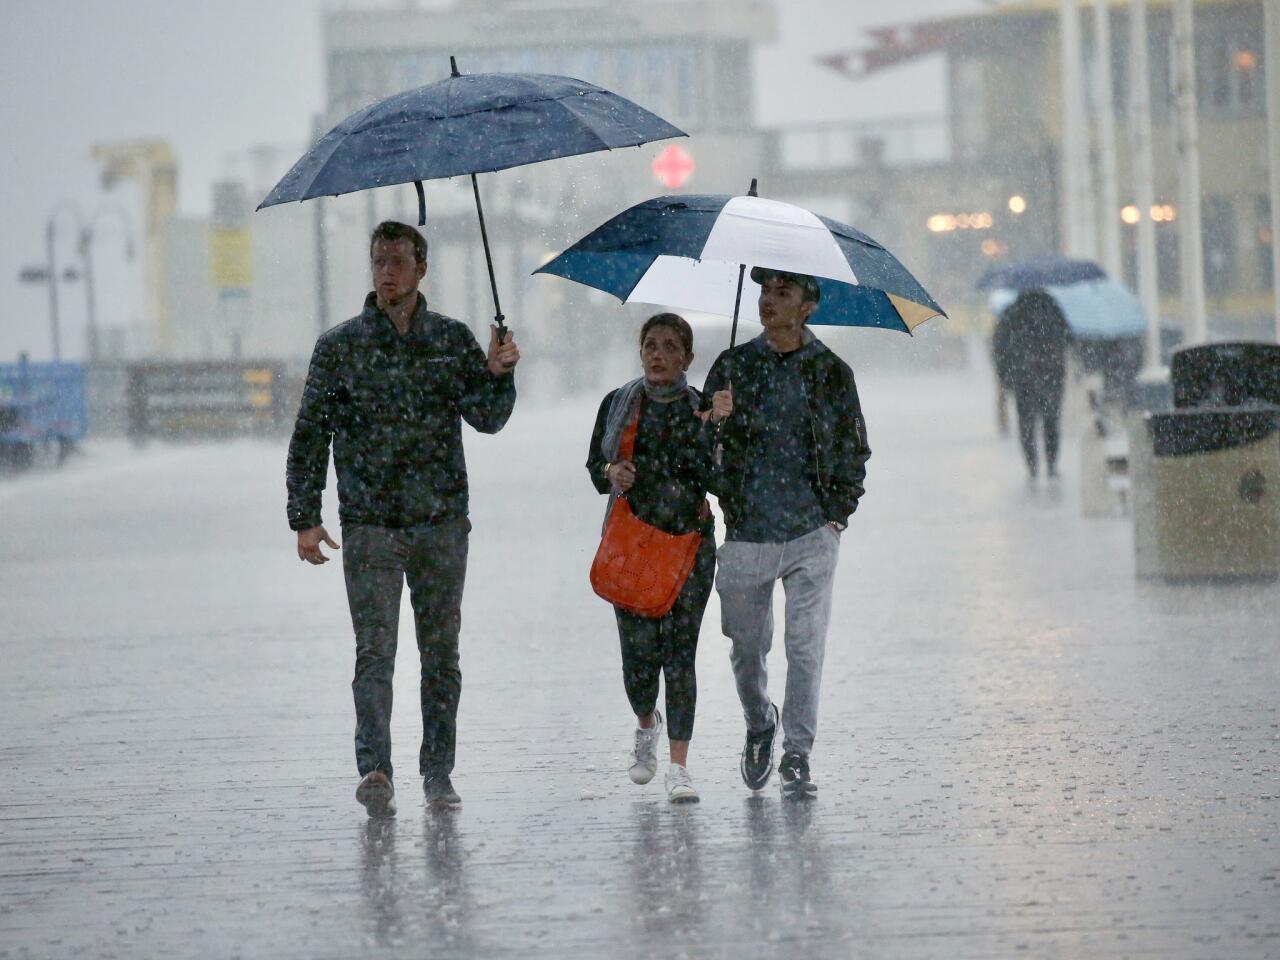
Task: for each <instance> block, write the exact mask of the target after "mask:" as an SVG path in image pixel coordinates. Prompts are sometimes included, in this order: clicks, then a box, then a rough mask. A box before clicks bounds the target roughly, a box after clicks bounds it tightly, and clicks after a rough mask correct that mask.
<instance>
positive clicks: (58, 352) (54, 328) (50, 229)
mask: <svg viewBox="0 0 1280 960" xmlns="http://www.w3.org/2000/svg"><path fill="white" fill-rule="evenodd" d="M54 220H55V218H54V217H50V218H49V222H48V223H46V224H45V227H44V252H45V262H46V263H47V264H48V267H47V270H48V278H47V282H48V284H49V339H50V341H51V344H52V347H53V359H54V360H55V361H57V360H61V359H62V333H61V331H60V330H59V325H58V264H57V260H56V259H55V256H54V246H53V234H54Z"/></svg>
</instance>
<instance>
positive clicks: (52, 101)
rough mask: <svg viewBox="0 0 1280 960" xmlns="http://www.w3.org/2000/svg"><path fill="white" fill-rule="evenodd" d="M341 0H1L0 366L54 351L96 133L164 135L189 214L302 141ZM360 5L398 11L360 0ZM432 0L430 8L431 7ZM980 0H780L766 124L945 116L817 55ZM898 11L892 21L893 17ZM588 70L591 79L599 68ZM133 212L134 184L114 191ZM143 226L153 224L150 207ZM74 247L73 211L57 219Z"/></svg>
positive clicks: (71, 338) (106, 229)
mask: <svg viewBox="0 0 1280 960" xmlns="http://www.w3.org/2000/svg"><path fill="white" fill-rule="evenodd" d="M341 5H342V4H335V3H334V2H332V0H328V2H326V0H270V2H267V3H262V2H260V0H219V2H217V3H209V2H207V0H3V2H0V82H3V90H4V95H3V96H2V97H0V131H3V136H4V140H5V143H6V149H4V150H3V151H0V185H2V186H0V189H3V191H4V193H3V195H4V205H3V210H4V223H3V226H2V227H0V297H2V299H0V303H2V304H3V305H2V306H0V361H3V360H8V359H10V358H11V357H12V356H13V354H14V353H15V352H16V351H17V350H18V349H21V348H26V349H29V350H30V351H31V353H32V355H33V356H36V357H40V356H45V355H47V353H48V349H49V348H48V334H47V329H48V319H47V318H48V308H47V293H46V292H45V290H44V288H43V287H31V286H21V285H19V283H18V281H17V274H18V271H19V270H20V269H21V268H22V267H23V266H26V265H29V264H36V263H40V262H42V261H43V259H44V233H45V223H46V221H47V220H48V218H49V214H50V211H51V209H53V208H54V207H55V205H57V204H59V203H60V202H61V201H63V200H71V201H73V202H75V203H76V204H78V205H79V207H80V209H81V210H82V211H84V212H85V213H90V212H92V211H93V210H94V209H96V208H97V207H99V206H101V204H102V203H103V200H104V195H103V194H102V192H101V190H100V189H99V187H98V182H97V170H96V167H95V165H94V163H93V161H92V159H91V157H90V152H89V151H90V148H91V146H92V144H94V143H97V142H102V141H111V140H122V139H130V138H141V137H162V138H165V139H167V140H168V141H169V142H170V143H171V144H172V146H173V148H174V150H175V152H176V154H177V156H178V163H179V173H178V177H179V189H180V207H181V211H182V212H184V213H191V214H203V213H206V212H207V210H208V206H209V187H210V183H211V181H212V180H214V179H216V178H218V177H221V176H225V175H227V174H234V173H237V172H243V168H238V167H237V164H242V163H243V156H244V152H245V151H246V150H247V149H248V148H249V147H251V146H253V145H255V144H262V143H273V144H274V143H284V144H297V145H298V146H299V147H302V146H303V145H304V142H305V141H306V140H307V136H308V133H309V128H310V122H311V121H310V118H311V116H312V115H313V114H314V113H315V112H316V111H317V110H318V109H319V107H320V105H321V102H322V99H323V84H324V74H323V67H322V57H321V47H320V13H321V11H322V10H324V9H326V8H331V7H334V6H341ZM347 5H359V6H378V5H389V3H384V4H377V3H368V2H361V3H359V4H347ZM422 5H434V4H427V3H424V4H422ZM981 5H982V4H981V3H980V2H979V0H898V2H896V3H894V4H892V5H882V4H871V3H858V2H852V0H779V6H780V7H781V8H783V10H784V11H785V15H784V16H782V17H780V23H781V36H780V37H779V40H778V42H777V43H776V44H774V45H772V46H770V47H768V48H765V49H762V50H761V51H760V52H759V54H758V57H757V61H756V68H757V90H756V100H757V104H758V111H757V112H758V117H759V120H760V121H761V122H762V123H763V124H765V125H770V124H777V123H780V122H784V121H790V122H797V121H799V122H805V121H821V120H840V119H856V118H861V117H870V116H878V115H886V114H902V113H915V114H921V113H923V114H936V113H939V112H941V111H942V110H943V109H944V106H945V100H944V91H943V89H942V86H943V84H942V79H941V70H940V68H939V66H938V64H936V63H924V64H921V65H919V66H915V67H908V68H901V69H898V70H894V71H890V72H888V73H887V74H886V75H885V76H884V77H882V78H880V79H879V80H877V81H874V82H864V83H859V84H852V83H850V82H848V81H846V80H843V79H841V78H840V77H838V76H836V75H834V74H832V73H831V72H830V71H828V70H826V69H824V68H821V67H819V66H817V65H816V64H815V63H814V62H813V60H814V57H815V56H816V55H817V54H821V53H829V52H833V51H838V50H841V49H847V48H850V47H855V46H859V45H860V44H861V43H863V42H864V39H865V38H864V36H863V33H862V31H863V30H864V28H866V27H868V26H883V25H886V23H907V22H912V21H914V20H916V19H919V18H923V17H929V16H934V15H941V14H947V13H955V12H960V11H964V10H970V9H974V8H975V7H980V6H981ZM886 18H887V19H886ZM588 79H589V78H588ZM112 199H113V200H118V201H119V202H122V203H123V204H124V205H125V206H126V207H129V208H130V212H131V213H134V208H136V207H137V203H138V200H137V196H136V192H133V191H131V190H130V189H128V188H125V189H123V190H121V191H119V192H118V193H117V194H116V195H115V196H113V198H112ZM134 218H135V229H137V228H139V227H140V222H139V221H138V218H137V215H136V213H135V214H134ZM58 223H59V228H58V229H59V231H60V233H61V236H62V237H63V241H62V242H60V243H59V244H58V247H59V250H60V251H61V256H62V258H63V259H64V261H65V260H66V259H69V258H70V256H71V254H72V251H73V246H72V243H73V241H72V235H73V227H72V220H71V218H69V217H64V218H62V219H60V220H59V221H58ZM114 230H116V227H115V225H114V224H111V223H107V222H105V221H104V222H103V225H102V227H101V233H100V239H99V242H98V244H97V245H95V251H97V252H96V255H95V258H96V262H97V264H98V272H99V293H100V301H101V305H100V307H99V312H100V322H103V323H106V324H110V323H123V322H126V321H127V320H128V319H130V316H129V314H131V313H132V314H134V315H136V313H137V311H139V310H140V309H141V304H140V297H139V296H138V289H139V284H138V282H137V275H138V273H139V271H140V268H139V267H138V265H137V264H136V263H135V264H134V265H132V266H130V265H128V264H126V263H125V262H124V260H123V257H122V254H121V251H122V249H123V244H122V242H121V241H119V240H113V239H112V236H111V231H114ZM63 299H64V301H65V302H66V305H65V308H64V310H63V314H64V317H63V322H64V326H65V327H66V328H67V329H66V332H65V334H64V356H66V357H67V358H69V359H75V358H77V357H78V356H79V355H80V346H79V345H80V344H81V343H82V337H81V335H80V332H79V329H80V327H82V325H83V308H82V306H81V304H82V302H83V295H82V294H81V292H80V291H79V290H78V289H71V288H68V289H67V290H66V291H65V292H64V298H63Z"/></svg>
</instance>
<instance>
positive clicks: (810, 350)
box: [749, 324, 826, 356]
mask: <svg viewBox="0 0 1280 960" xmlns="http://www.w3.org/2000/svg"><path fill="white" fill-rule="evenodd" d="M749 342H750V343H751V344H753V345H754V346H755V348H756V350H758V351H759V352H760V353H762V354H763V355H765V356H772V355H773V347H771V346H769V341H768V340H766V339H765V336H764V334H763V333H760V334H758V335H757V336H755V337H754V338H753V339H752V340H750V341H749ZM825 347H826V344H824V343H823V342H822V341H821V340H819V339H818V338H817V337H816V336H814V333H813V331H812V330H810V329H809V325H808V324H805V325H804V326H803V327H801V328H800V347H799V349H798V350H796V351H795V353H798V354H814V353H817V352H819V351H820V350H822V349H824V348H825Z"/></svg>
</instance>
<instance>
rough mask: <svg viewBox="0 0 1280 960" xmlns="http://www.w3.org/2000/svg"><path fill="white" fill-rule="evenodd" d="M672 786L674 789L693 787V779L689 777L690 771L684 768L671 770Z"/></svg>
mask: <svg viewBox="0 0 1280 960" xmlns="http://www.w3.org/2000/svg"><path fill="white" fill-rule="evenodd" d="M670 771H671V773H670V777H671V786H673V787H690V788H692V787H693V777H691V776H689V771H688V770H687V769H685V768H684V767H671V768H670Z"/></svg>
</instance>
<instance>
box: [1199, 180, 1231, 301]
mask: <svg viewBox="0 0 1280 960" xmlns="http://www.w3.org/2000/svg"><path fill="white" fill-rule="evenodd" d="M1201 222H1202V225H1203V236H1204V288H1205V291H1206V292H1207V293H1209V294H1212V295H1214V296H1222V295H1223V294H1226V293H1229V292H1230V291H1231V290H1232V288H1233V287H1234V286H1235V273H1236V217H1235V208H1234V207H1233V206H1232V204H1231V201H1230V200H1228V199H1227V198H1226V197H1206V198H1205V201H1204V211H1203V214H1202V216H1201Z"/></svg>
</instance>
